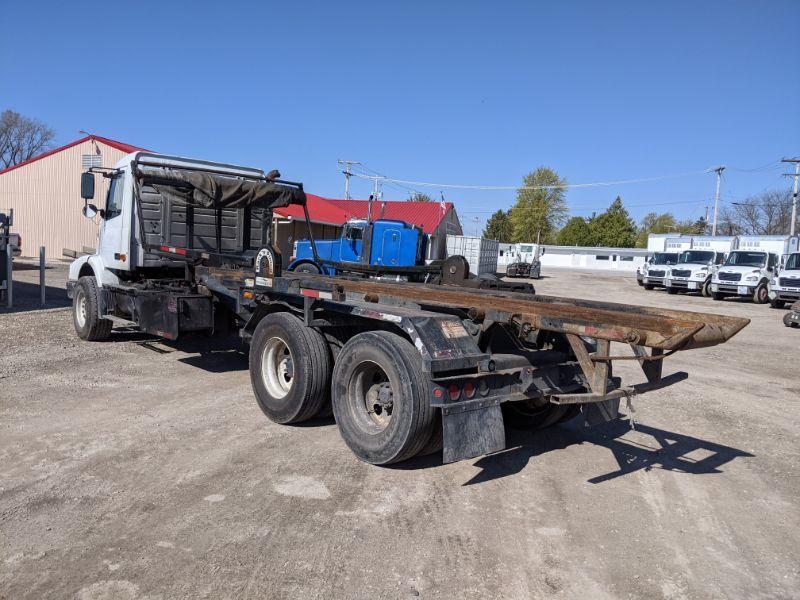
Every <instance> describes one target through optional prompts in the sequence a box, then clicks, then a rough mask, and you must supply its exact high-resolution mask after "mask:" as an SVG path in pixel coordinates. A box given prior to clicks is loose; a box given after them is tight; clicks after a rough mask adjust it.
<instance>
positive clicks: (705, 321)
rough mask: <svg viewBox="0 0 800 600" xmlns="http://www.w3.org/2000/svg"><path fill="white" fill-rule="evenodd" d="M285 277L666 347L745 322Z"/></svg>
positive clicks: (693, 344) (442, 288)
mask: <svg viewBox="0 0 800 600" xmlns="http://www.w3.org/2000/svg"><path fill="white" fill-rule="evenodd" d="M284 277H286V278H289V279H295V280H296V281H297V284H298V285H299V286H300V287H303V288H311V289H327V290H328V291H333V292H335V293H336V294H337V295H342V296H343V295H345V294H347V293H360V294H364V295H365V296H366V297H367V298H368V299H369V301H372V302H380V301H381V298H382V297H384V298H386V299H387V300H388V299H399V300H404V301H412V302H415V303H417V304H419V305H421V306H442V307H448V308H451V309H452V308H460V309H463V310H465V311H467V312H470V313H471V314H485V315H493V316H499V317H503V316H506V317H508V318H513V319H515V320H518V321H520V322H521V323H523V324H525V323H527V324H528V325H529V326H530V327H531V328H533V329H541V330H545V331H553V332H558V333H564V334H573V335H582V336H586V337H591V338H596V339H598V340H600V341H602V340H606V341H614V342H623V343H626V344H631V345H634V346H642V347H648V348H657V349H660V350H667V351H670V350H686V349H689V348H702V347H707V346H714V345H716V344H721V343H724V342H726V341H727V340H729V339H730V338H731V337H733V336H734V335H735V334H736V333H738V332H739V331H741V329H742V328H744V327H745V326H746V325H747V324H748V323H749V322H750V320H749V319H744V318H739V317H728V316H724V315H717V314H709V313H697V312H690V311H680V310H666V309H658V308H652V307H644V306H635V305H631V304H617V303H611V302H598V301H593V300H579V299H571V298H561V297H556V296H539V295H531V294H524V293H518V292H502V291H497V290H479V289H464V288H459V287H458V286H446V285H431V284H421V283H409V282H403V283H387V282H382V281H372V280H366V279H365V280H351V279H343V278H337V277H327V276H322V275H312V276H309V275H305V274H304V275H303V276H298V275H293V274H291V273H290V274H284ZM495 320H497V319H495ZM598 355H599V356H605V357H608V348H607V347H606V348H604V351H601V350H600V349H599V348H598ZM609 358H610V357H609ZM639 358H641V357H639ZM658 362H660V361H658Z"/></svg>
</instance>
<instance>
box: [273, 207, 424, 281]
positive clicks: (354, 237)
mask: <svg viewBox="0 0 800 600" xmlns="http://www.w3.org/2000/svg"><path fill="white" fill-rule="evenodd" d="M427 241H428V238H427V235H425V234H424V233H423V232H422V229H421V228H419V227H415V226H414V225H410V224H408V223H406V222H405V221H395V220H392V219H378V220H376V221H373V222H368V221H366V220H362V219H355V220H351V221H348V222H347V223H345V225H344V227H343V228H342V233H341V235H340V236H339V237H338V238H337V239H334V240H316V241H315V243H314V246H316V251H317V256H316V257H315V256H314V246H312V244H311V241H310V240H299V241H297V242H295V244H294V256H293V257H292V258H291V259H290V262H289V265H288V266H287V268H288V270H290V271H298V272H306V273H322V274H325V275H336V273H337V272H339V271H342V270H347V266H348V264H349V265H352V266H356V265H359V266H363V265H366V266H371V267H376V268H378V269H379V268H380V267H413V266H419V265H424V264H425V252H426V248H427Z"/></svg>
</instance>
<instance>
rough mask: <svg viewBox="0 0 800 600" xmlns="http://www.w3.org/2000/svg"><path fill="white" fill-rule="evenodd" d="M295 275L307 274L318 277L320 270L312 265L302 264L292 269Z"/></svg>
mask: <svg viewBox="0 0 800 600" xmlns="http://www.w3.org/2000/svg"><path fill="white" fill-rule="evenodd" d="M293 270H294V272H295V273H308V274H309V275H319V274H320V270H319V267H318V266H317V265H315V264H314V263H302V264H300V265H297V266H296V267H295V268H294V269H293Z"/></svg>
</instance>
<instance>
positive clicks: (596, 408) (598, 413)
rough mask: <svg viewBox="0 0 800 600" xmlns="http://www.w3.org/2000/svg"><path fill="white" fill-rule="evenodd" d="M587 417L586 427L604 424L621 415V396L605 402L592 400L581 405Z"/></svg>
mask: <svg viewBox="0 0 800 600" xmlns="http://www.w3.org/2000/svg"><path fill="white" fill-rule="evenodd" d="M581 410H582V411H583V415H584V418H585V421H584V424H585V425H586V427H593V426H595V425H602V424H603V423H608V422H609V421H613V420H614V419H616V418H617V417H619V398H613V399H611V400H606V401H605V402H592V403H591V404H584V405H583V406H582V407H581Z"/></svg>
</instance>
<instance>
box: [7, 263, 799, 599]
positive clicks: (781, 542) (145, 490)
mask: <svg viewBox="0 0 800 600" xmlns="http://www.w3.org/2000/svg"><path fill="white" fill-rule="evenodd" d="M545 275H546V276H547V277H546V278H545V279H542V280H540V281H538V282H536V286H537V289H538V290H539V291H541V292H542V293H547V294H556V295H563V296H574V297H582V298H592V299H603V300H611V301H620V302H629V303H636V304H649V305H654V306H662V307H669V308H686V309H689V310H699V311H710V312H720V313H725V314H731V315H737V316H744V317H748V318H750V319H752V323H751V324H750V325H749V326H748V327H747V328H745V330H744V331H742V332H741V333H740V334H739V335H737V336H736V337H735V338H734V339H733V340H732V341H731V342H729V343H727V344H724V345H721V346H717V347H714V348H709V349H704V350H693V351H689V352H682V353H679V354H678V355H676V356H675V357H673V358H670V359H668V361H667V363H666V369H665V372H666V373H669V372H672V371H673V370H679V369H682V370H686V371H688V372H689V373H690V379H689V380H688V381H686V382H683V383H680V384H678V385H676V386H673V387H672V388H668V389H665V390H661V391H658V392H653V393H651V394H648V395H646V396H643V397H641V398H640V399H639V400H638V401H637V402H636V411H637V412H636V430H635V431H632V430H631V429H630V428H629V426H628V424H627V421H623V422H617V423H613V424H608V425H605V426H603V427H600V428H595V429H591V430H584V429H581V428H580V427H578V426H576V425H574V424H567V425H564V426H561V427H558V428H555V429H552V430H549V431H547V432H545V433H539V434H536V435H533V434H522V433H517V432H511V433H510V434H509V444H510V447H509V449H508V450H506V451H505V452H502V453H499V454H497V455H494V456H490V457H483V458H480V459H476V460H469V461H463V462H460V463H457V464H450V465H442V464H441V457H428V458H425V459H418V460H415V461H412V462H410V463H407V464H402V465H400V466H396V467H394V468H379V467H374V466H370V465H367V464H364V463H361V462H359V461H358V460H357V459H355V457H354V456H353V455H352V454H351V453H350V452H349V451H348V449H347V448H346V447H345V445H344V443H343V442H342V441H341V439H340V438H339V435H338V433H337V430H336V426H335V424H334V423H333V422H332V421H331V420H325V421H322V422H314V423H312V424H310V425H306V426H300V427H288V426H280V425H275V424H273V423H270V422H269V421H267V420H266V418H264V417H263V415H262V413H261V412H260V411H259V409H258V408H257V406H256V403H255V401H254V400H253V397H252V393H251V390H250V382H249V378H248V373H247V359H246V356H245V355H244V354H241V353H240V352H238V351H237V350H236V349H235V348H233V349H232V348H231V346H230V345H224V344H219V343H218V344H217V345H214V346H205V345H201V344H199V343H197V342H189V343H180V344H176V345H166V344H164V343H161V342H158V341H153V342H151V341H149V340H150V339H151V338H149V337H148V336H144V335H141V334H138V333H135V332H120V333H116V334H115V335H114V336H113V339H112V341H110V342H106V343H85V342H80V341H79V340H78V339H77V337H76V336H75V334H74V331H73V329H72V322H71V315H70V312H69V308H68V302H67V300H66V296H65V293H64V291H63V285H64V281H65V279H66V268H65V267H64V266H59V267H56V268H53V269H50V270H48V281H49V282H50V285H51V287H50V288H49V290H48V299H49V303H50V306H51V308H48V309H46V310H40V309H38V290H37V288H36V287H35V286H34V285H33V283H34V282H36V281H38V280H37V277H38V275H37V272H36V271H33V270H28V271H26V270H18V271H17V272H16V277H17V281H18V286H17V298H18V300H19V303H20V308H19V309H18V310H17V311H16V312H11V313H9V312H8V311H6V309H4V308H3V309H0V331H1V332H2V342H1V343H2V350H0V353H1V354H0V598H3V599H4V600H11V599H17V598H36V599H39V598H79V599H115V600H116V599H134V598H135V599H156V598H164V599H167V598H192V599H195V598H320V599H322V598H325V599H328V598H364V599H375V598H412V597H421V598H442V599H452V598H482V599H483V598H537V597H560V598H579V597H583V598H796V597H798V594H800V574H799V573H798V569H800V556H799V553H800V500H799V498H800V482H798V472H799V471H800V469H799V467H800V465H799V464H798V448H799V447H800V442H799V441H798V431H800V418H798V416H799V415H800V376H798V367H797V360H796V356H797V348H798V345H799V344H800V331H798V330H790V329H788V328H786V327H784V326H783V324H782V323H781V317H782V315H783V311H778V310H773V309H770V308H769V307H767V306H754V305H752V304H749V303H744V302H738V301H725V302H713V301H712V300H710V299H705V298H699V297H693V296H668V295H667V294H666V293H664V292H661V291H654V292H646V291H644V290H643V289H642V288H640V287H638V286H637V285H636V281H635V279H633V278H632V277H631V276H620V275H618V274H614V273H603V274H600V273H588V272H577V271H566V270H558V271H557V270H550V271H547V272H546V273H545ZM26 282H27V283H26ZM634 367H635V365H623V366H622V367H621V368H617V370H616V372H615V374H622V375H625V374H627V373H631V374H633V375H635V376H636V377H637V380H639V379H640V378H641V376H640V375H638V374H636V370H635V369H634Z"/></svg>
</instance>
